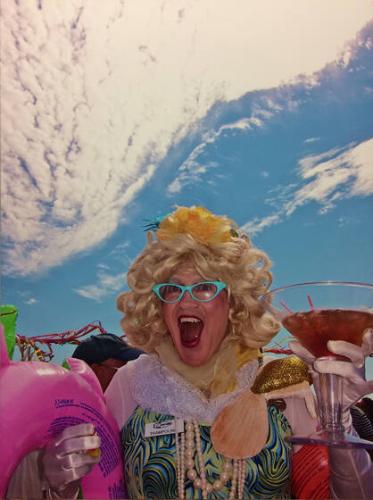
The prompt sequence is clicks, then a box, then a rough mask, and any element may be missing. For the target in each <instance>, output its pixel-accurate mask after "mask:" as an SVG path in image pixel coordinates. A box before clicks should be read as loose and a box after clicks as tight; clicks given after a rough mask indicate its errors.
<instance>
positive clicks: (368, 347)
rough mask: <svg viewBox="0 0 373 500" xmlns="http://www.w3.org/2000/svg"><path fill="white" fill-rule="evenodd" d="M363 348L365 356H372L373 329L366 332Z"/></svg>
mask: <svg viewBox="0 0 373 500" xmlns="http://www.w3.org/2000/svg"><path fill="white" fill-rule="evenodd" d="M361 348H362V350H363V353H364V354H365V356H370V354H372V353H373V328H368V329H367V330H365V332H364V335H363V342H362V344H361Z"/></svg>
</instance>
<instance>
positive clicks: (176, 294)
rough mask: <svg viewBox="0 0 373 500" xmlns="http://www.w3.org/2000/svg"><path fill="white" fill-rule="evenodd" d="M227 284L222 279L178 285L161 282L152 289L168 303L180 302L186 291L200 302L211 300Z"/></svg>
mask: <svg viewBox="0 0 373 500" xmlns="http://www.w3.org/2000/svg"><path fill="white" fill-rule="evenodd" d="M224 288H227V285H226V284H225V283H223V282H222V281H201V282H200V283H195V284H194V285H177V284H176V283H159V284H158V285H154V286H153V288H152V290H153V292H154V293H155V294H156V296H157V297H158V298H159V299H160V300H161V301H162V302H166V304H175V303H176V302H180V300H181V299H182V298H183V297H184V294H185V292H189V294H190V296H191V297H192V299H193V300H197V301H198V302H210V300H213V299H214V298H215V297H216V296H217V295H218V294H219V293H220V292H221V291H222V290H224Z"/></svg>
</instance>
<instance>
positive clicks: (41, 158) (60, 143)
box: [1, 0, 373, 293]
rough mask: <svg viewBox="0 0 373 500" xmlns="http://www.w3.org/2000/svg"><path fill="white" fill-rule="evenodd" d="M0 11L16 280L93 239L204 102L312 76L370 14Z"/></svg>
mask: <svg viewBox="0 0 373 500" xmlns="http://www.w3.org/2000/svg"><path fill="white" fill-rule="evenodd" d="M2 7H3V8H2V11H3V12H2V14H3V15H2V71H3V75H5V77H4V79H3V86H2V122H3V130H2V148H1V149H2V168H3V172H2V210H3V214H4V218H3V223H2V232H3V240H4V242H5V245H4V248H5V261H4V264H5V265H4V271H5V272H7V273H10V274H19V275H27V274H30V273H36V272H40V271H42V270H44V269H48V268H50V267H52V266H55V265H58V264H60V263H62V262H63V261H64V260H65V259H67V258H69V257H70V256H71V255H74V254H75V253H77V252H80V251H82V250H86V249H89V248H92V247H94V246H95V245H97V244H98V243H99V242H101V241H103V240H104V239H105V238H107V237H108V236H109V235H110V234H112V233H113V232H114V231H115V230H116V228H117V227H118V224H119V222H120V221H121V220H123V210H124V209H125V207H126V205H127V204H128V203H129V202H131V201H132V200H133V199H134V198H135V197H136V196H137V195H138V193H139V192H140V190H141V189H142V187H143V186H144V185H145V184H146V183H148V182H149V180H150V179H151V177H152V175H153V174H154V172H155V168H156V165H157V163H158V162H159V160H160V159H161V158H162V157H164V155H165V154H166V153H167V151H168V149H169V147H170V146H171V145H172V144H173V143H174V142H176V141H177V140H179V139H180V138H182V137H184V136H185V134H186V132H187V131H188V130H189V129H190V127H191V125H192V124H193V123H195V122H196V121H197V120H198V119H200V118H201V117H203V116H204V115H205V114H206V112H207V111H208V109H209V108H210V107H211V105H213V104H214V103H215V102H217V101H218V100H230V99H237V98H238V97H240V96H241V95H243V94H244V93H246V92H249V91H250V90H255V89H263V88H270V87H275V86H277V85H279V84H280V83H283V82H287V81H289V80H290V79H292V78H294V77H295V76H296V75H298V74H300V73H303V74H309V75H310V74H312V73H313V72H314V71H316V70H318V69H320V68H321V67H322V66H324V65H325V63H327V62H329V61H331V60H334V59H335V58H336V57H337V55H338V53H339V52H340V51H341V49H342V48H343V45H344V43H345V41H346V40H348V39H350V38H352V37H353V36H354V35H355V33H356V32H357V31H358V30H359V29H360V28H361V27H362V26H363V25H364V24H365V22H366V21H367V20H368V19H369V18H370V17H371V15H372V13H373V10H372V3H371V1H368V0H362V1H360V2H355V1H354V0H344V2H343V7H341V5H340V0H330V1H328V2H325V1H324V0H309V1H308V2H293V1H292V0H284V1H282V2H273V1H270V0H257V1H252V2H247V0H238V1H237V2H235V4H234V8H232V5H231V4H228V3H226V2H216V1H215V0H206V1H205V2H199V1H197V0H182V1H180V2H168V3H167V2H166V3H163V2H159V0H132V1H128V2H127V1H126V2H124V1H123V0H111V1H110V2H86V1H85V0H69V1H68V2H41V1H40V2H36V1H35V2H6V3H4V5H3V6H2ZM181 13H182V14H181ZM315 27H317V37H315V29H316V28H315ZM268 109H269V108H268ZM268 109H267V113H271V111H269V110H268ZM263 113H264V110H263ZM265 118H266V116H265V113H264V114H262V115H260V114H259V113H258V114H257V116H256V119H257V120H258V122H257V124H256V125H257V126H260V124H261V121H260V120H262V121H263V120H264V119H265ZM249 125H250V126H251V125H255V124H248V123H246V124H245V123H244V122H242V123H241V124H239V126H242V127H247V126H249ZM201 168H205V166H204V165H201ZM181 181H182V180H181ZM181 181H180V182H181ZM355 187H356V189H360V190H361V189H363V188H364V186H358V185H356V186H355ZM175 189H177V186H176V188H175ZM92 293H94V291H93V292H92Z"/></svg>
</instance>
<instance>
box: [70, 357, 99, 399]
mask: <svg viewBox="0 0 373 500" xmlns="http://www.w3.org/2000/svg"><path fill="white" fill-rule="evenodd" d="M67 363H68V365H69V366H70V368H71V370H72V371H73V372H75V373H79V375H81V376H82V377H83V378H84V379H85V380H86V381H87V382H88V383H89V384H90V385H91V386H93V387H94V388H95V389H96V390H97V391H98V392H99V393H100V394H103V392H102V388H101V385H100V382H99V381H98V378H97V377H96V375H95V373H94V371H93V370H92V368H90V366H89V365H88V364H87V363H86V362H85V361H83V360H81V359H78V358H67Z"/></svg>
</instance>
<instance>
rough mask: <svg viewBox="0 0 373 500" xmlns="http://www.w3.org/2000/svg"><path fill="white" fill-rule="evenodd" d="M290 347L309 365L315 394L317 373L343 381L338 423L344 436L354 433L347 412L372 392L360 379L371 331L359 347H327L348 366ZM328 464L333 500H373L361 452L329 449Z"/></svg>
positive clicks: (371, 469)
mask: <svg viewBox="0 0 373 500" xmlns="http://www.w3.org/2000/svg"><path fill="white" fill-rule="evenodd" d="M290 347H291V349H292V350H293V352H294V353H295V354H297V355H298V356H299V357H300V358H302V359H303V361H305V362H306V363H307V364H308V365H309V367H310V371H311V373H312V377H313V380H314V385H315V389H316V391H317V390H318V383H319V380H318V374H319V373H335V374H337V375H341V376H342V377H343V380H344V399H343V401H342V405H343V408H342V410H343V411H342V422H343V425H344V428H345V431H346V432H354V429H353V427H352V419H351V413H350V411H349V409H350V407H351V406H352V405H353V404H354V403H355V402H356V401H358V400H359V399H360V398H361V397H362V396H364V395H365V394H369V393H370V392H372V390H373V381H366V380H365V375H364V362H365V357H366V356H367V355H369V354H370V353H371V352H372V350H373V330H368V331H367V332H366V333H365V334H364V337H363V342H362V345H361V347H359V346H356V345H353V344H350V343H348V342H343V341H333V342H332V341H330V342H329V343H328V349H329V350H330V351H331V352H333V353H334V354H338V355H342V356H345V357H347V358H348V359H349V360H350V362H348V361H339V360H335V359H332V358H320V359H315V358H314V357H313V356H312V355H311V354H310V353H309V352H308V351H307V350H306V349H304V348H303V347H302V346H300V345H299V344H297V343H296V342H292V343H291V345H290ZM329 463H330V472H331V485H330V487H331V495H332V497H333V498H335V499H338V498H361V499H368V498H373V464H372V461H371V460H370V456H369V454H368V452H367V451H366V450H365V449H358V448H353V449H341V448H335V447H330V449H329Z"/></svg>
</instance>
